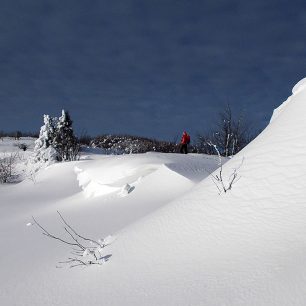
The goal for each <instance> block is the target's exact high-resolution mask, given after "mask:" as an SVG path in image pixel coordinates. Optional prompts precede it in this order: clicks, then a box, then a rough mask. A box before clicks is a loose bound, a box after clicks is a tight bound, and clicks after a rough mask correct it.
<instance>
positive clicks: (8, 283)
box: [0, 79, 306, 306]
mask: <svg viewBox="0 0 306 306" xmlns="http://www.w3.org/2000/svg"><path fill="white" fill-rule="evenodd" d="M305 101H306V83H305V79H304V80H302V81H301V82H299V83H298V85H296V86H295V87H294V89H293V95H292V96H291V97H289V98H288V99H287V101H286V102H284V103H283V104H282V105H281V106H280V107H279V108H278V109H277V110H276V111H275V112H274V114H273V120H271V122H270V124H269V125H268V127H267V128H266V129H265V130H264V131H263V132H262V133H261V134H260V135H259V136H258V137H257V138H256V139H255V140H254V141H253V142H252V143H250V144H249V145H248V146H247V147H246V148H245V149H244V150H242V151H241V152H240V153H238V154H237V155H236V156H234V157H233V158H231V159H230V160H229V161H228V162H226V163H225V164H224V165H223V171H222V177H223V179H224V181H225V182H228V181H229V180H231V175H232V174H233V172H234V170H235V169H238V170H237V174H238V179H237V180H236V181H235V182H234V184H233V188H232V190H229V191H227V192H226V193H221V194H220V195H219V192H218V189H217V187H216V185H215V183H216V182H215V183H214V182H213V180H212V175H209V173H210V172H212V171H214V170H215V169H216V167H217V165H218V158H216V157H214V156H205V155H194V154H188V155H180V154H161V153H147V154H139V155H132V154H131V155H122V156H105V155H100V154H94V153H93V152H86V156H83V159H82V160H80V161H77V162H70V163H61V164H55V165H52V166H50V167H48V168H46V169H43V170H41V171H40V172H38V173H37V174H36V180H35V184H34V183H33V182H32V181H31V180H25V181H23V182H22V183H19V184H16V185H9V186H1V195H0V201H1V205H0V210H1V211H0V238H1V242H2V245H3V246H5V251H4V250H3V251H2V261H1V264H0V265H1V266H0V269H1V276H0V279H1V284H2V285H1V287H0V301H1V305H76V306H78V305H85V304H97V305H207V306H214V305H216V306H217V305H226V306H239V305H241V306H242V305H243V306H245V305H254V306H255V305H256V306H258V305H269V306H274V305H275V306H276V305H277V306H282V305H283V306H288V305H290V306H298V305H305V304H306V297H305V296H306V295H305V287H306V265H305V256H306V235H305V233H306V222H305V220H306V204H305V203H306V193H305V186H306V160H305V156H306V154H305V152H306V128H305V120H304V114H305V112H306V103H305ZM214 174H219V170H216V172H215V173H214ZM217 184H218V182H217ZM57 210H59V211H60V212H61V213H62V214H63V215H64V216H65V218H66V219H67V220H68V221H69V223H70V224H71V225H72V226H73V227H74V228H76V229H77V230H78V232H80V233H82V234H83V235H84V236H90V237H93V239H95V240H98V239H100V241H104V242H105V244H107V246H106V247H105V248H103V249H102V250H101V251H102V257H103V262H104V264H103V265H101V266H89V267H86V268H73V269H69V268H65V267H64V268H62V269H56V265H57V262H58V261H62V260H65V259H66V258H67V256H69V248H67V247H65V246H63V245H62V244H60V243H58V242H57V241H52V240H50V239H48V238H46V237H44V236H43V235H41V232H40V230H39V229H38V228H37V226H36V225H35V224H34V225H33V224H32V219H31V216H32V215H34V216H35V218H37V219H38V220H39V222H40V223H41V224H43V225H44V226H45V227H46V228H48V229H49V230H50V232H52V233H56V234H57V235H64V231H63V228H62V225H61V223H60V220H58V217H57V214H56V211H57ZM31 225H33V226H31ZM103 237H106V238H104V240H103Z"/></svg>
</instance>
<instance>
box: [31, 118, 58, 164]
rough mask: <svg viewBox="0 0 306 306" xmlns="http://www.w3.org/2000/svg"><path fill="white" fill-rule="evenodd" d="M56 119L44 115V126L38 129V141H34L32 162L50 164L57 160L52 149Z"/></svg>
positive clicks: (55, 153)
mask: <svg viewBox="0 0 306 306" xmlns="http://www.w3.org/2000/svg"><path fill="white" fill-rule="evenodd" d="M56 121H57V118H51V117H50V116H49V115H44V125H43V126H42V127H41V128H40V133H39V137H38V139H37V140H36V141H35V147H34V161H35V162H52V161H55V160H57V155H58V154H57V152H56V150H55V148H54V147H53V139H54V137H55V133H56V131H55V125H56Z"/></svg>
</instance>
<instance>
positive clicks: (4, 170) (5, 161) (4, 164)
mask: <svg viewBox="0 0 306 306" xmlns="http://www.w3.org/2000/svg"><path fill="white" fill-rule="evenodd" d="M17 158H18V153H4V154H3V155H2V156H1V157H0V183H2V184H4V183H10V182H12V181H13V179H14V178H15V177H16V173H15V167H16V161H17Z"/></svg>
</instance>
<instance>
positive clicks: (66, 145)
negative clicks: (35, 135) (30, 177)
mask: <svg viewBox="0 0 306 306" xmlns="http://www.w3.org/2000/svg"><path fill="white" fill-rule="evenodd" d="M52 146H53V147H54V148H55V150H56V151H57V153H58V159H59V161H71V160H76V159H77V158H78V154H79V149H80V147H79V144H78V140H77V137H75V135H74V132H73V128H72V120H71V118H70V115H69V113H68V112H67V111H64V110H62V115H61V116H60V117H59V118H58V121H57V124H56V129H55V137H54V138H53V141H52Z"/></svg>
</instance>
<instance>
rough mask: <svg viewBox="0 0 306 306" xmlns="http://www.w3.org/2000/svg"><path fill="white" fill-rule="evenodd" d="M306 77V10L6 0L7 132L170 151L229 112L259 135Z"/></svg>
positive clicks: (0, 48)
mask: <svg viewBox="0 0 306 306" xmlns="http://www.w3.org/2000/svg"><path fill="white" fill-rule="evenodd" d="M305 72H306V2H305V0H290V1H289V0H288V1H284V0H252V1H249V0H209V1H208V0H198V1H197V0H184V1H181V0H177V1H174V0H121V1H117V0H111V1H104V0H101V1H96V0H90V1H85V0H84V1H81V0H44V1H40V0H0V106H1V109H0V130H1V129H2V130H6V131H11V130H16V129H19V130H23V131H36V130H39V128H40V126H41V124H42V115H43V114H44V113H46V114H50V115H53V116H56V115H60V113H61V109H62V108H64V109H67V110H69V111H70V113H71V116H72V119H73V120H74V125H75V128H76V130H77V131H78V132H79V133H80V132H81V131H82V130H86V131H87V133H89V134H92V135H96V134H102V133H129V134H136V135H142V136H150V137H156V138H162V139H169V140H171V139H173V138H174V137H175V136H176V135H178V134H181V132H182V130H183V129H186V130H188V131H190V132H191V133H192V135H195V134H196V133H197V132H201V131H203V130H205V129H207V128H209V127H210V126H211V125H212V123H213V121H214V120H215V118H216V116H217V114H218V112H219V111H220V110H221V109H222V107H224V106H225V105H226V104H227V103H230V105H231V106H232V108H233V109H234V110H236V111H237V112H238V111H240V110H243V111H244V112H245V113H246V115H247V116H248V117H249V118H250V119H251V120H252V122H253V123H254V126H255V128H262V127H264V126H265V125H266V124H267V123H268V120H269V118H270V116H271V113H272V110H273V109H274V108H275V107H277V106H278V105H279V104H280V103H281V102H282V101H283V100H285V99H286V98H287V96H288V95H290V93H291V88H292V87H293V85H294V84H295V83H296V82H297V81H299V80H300V79H301V78H303V77H305V76H306V75H305Z"/></svg>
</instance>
